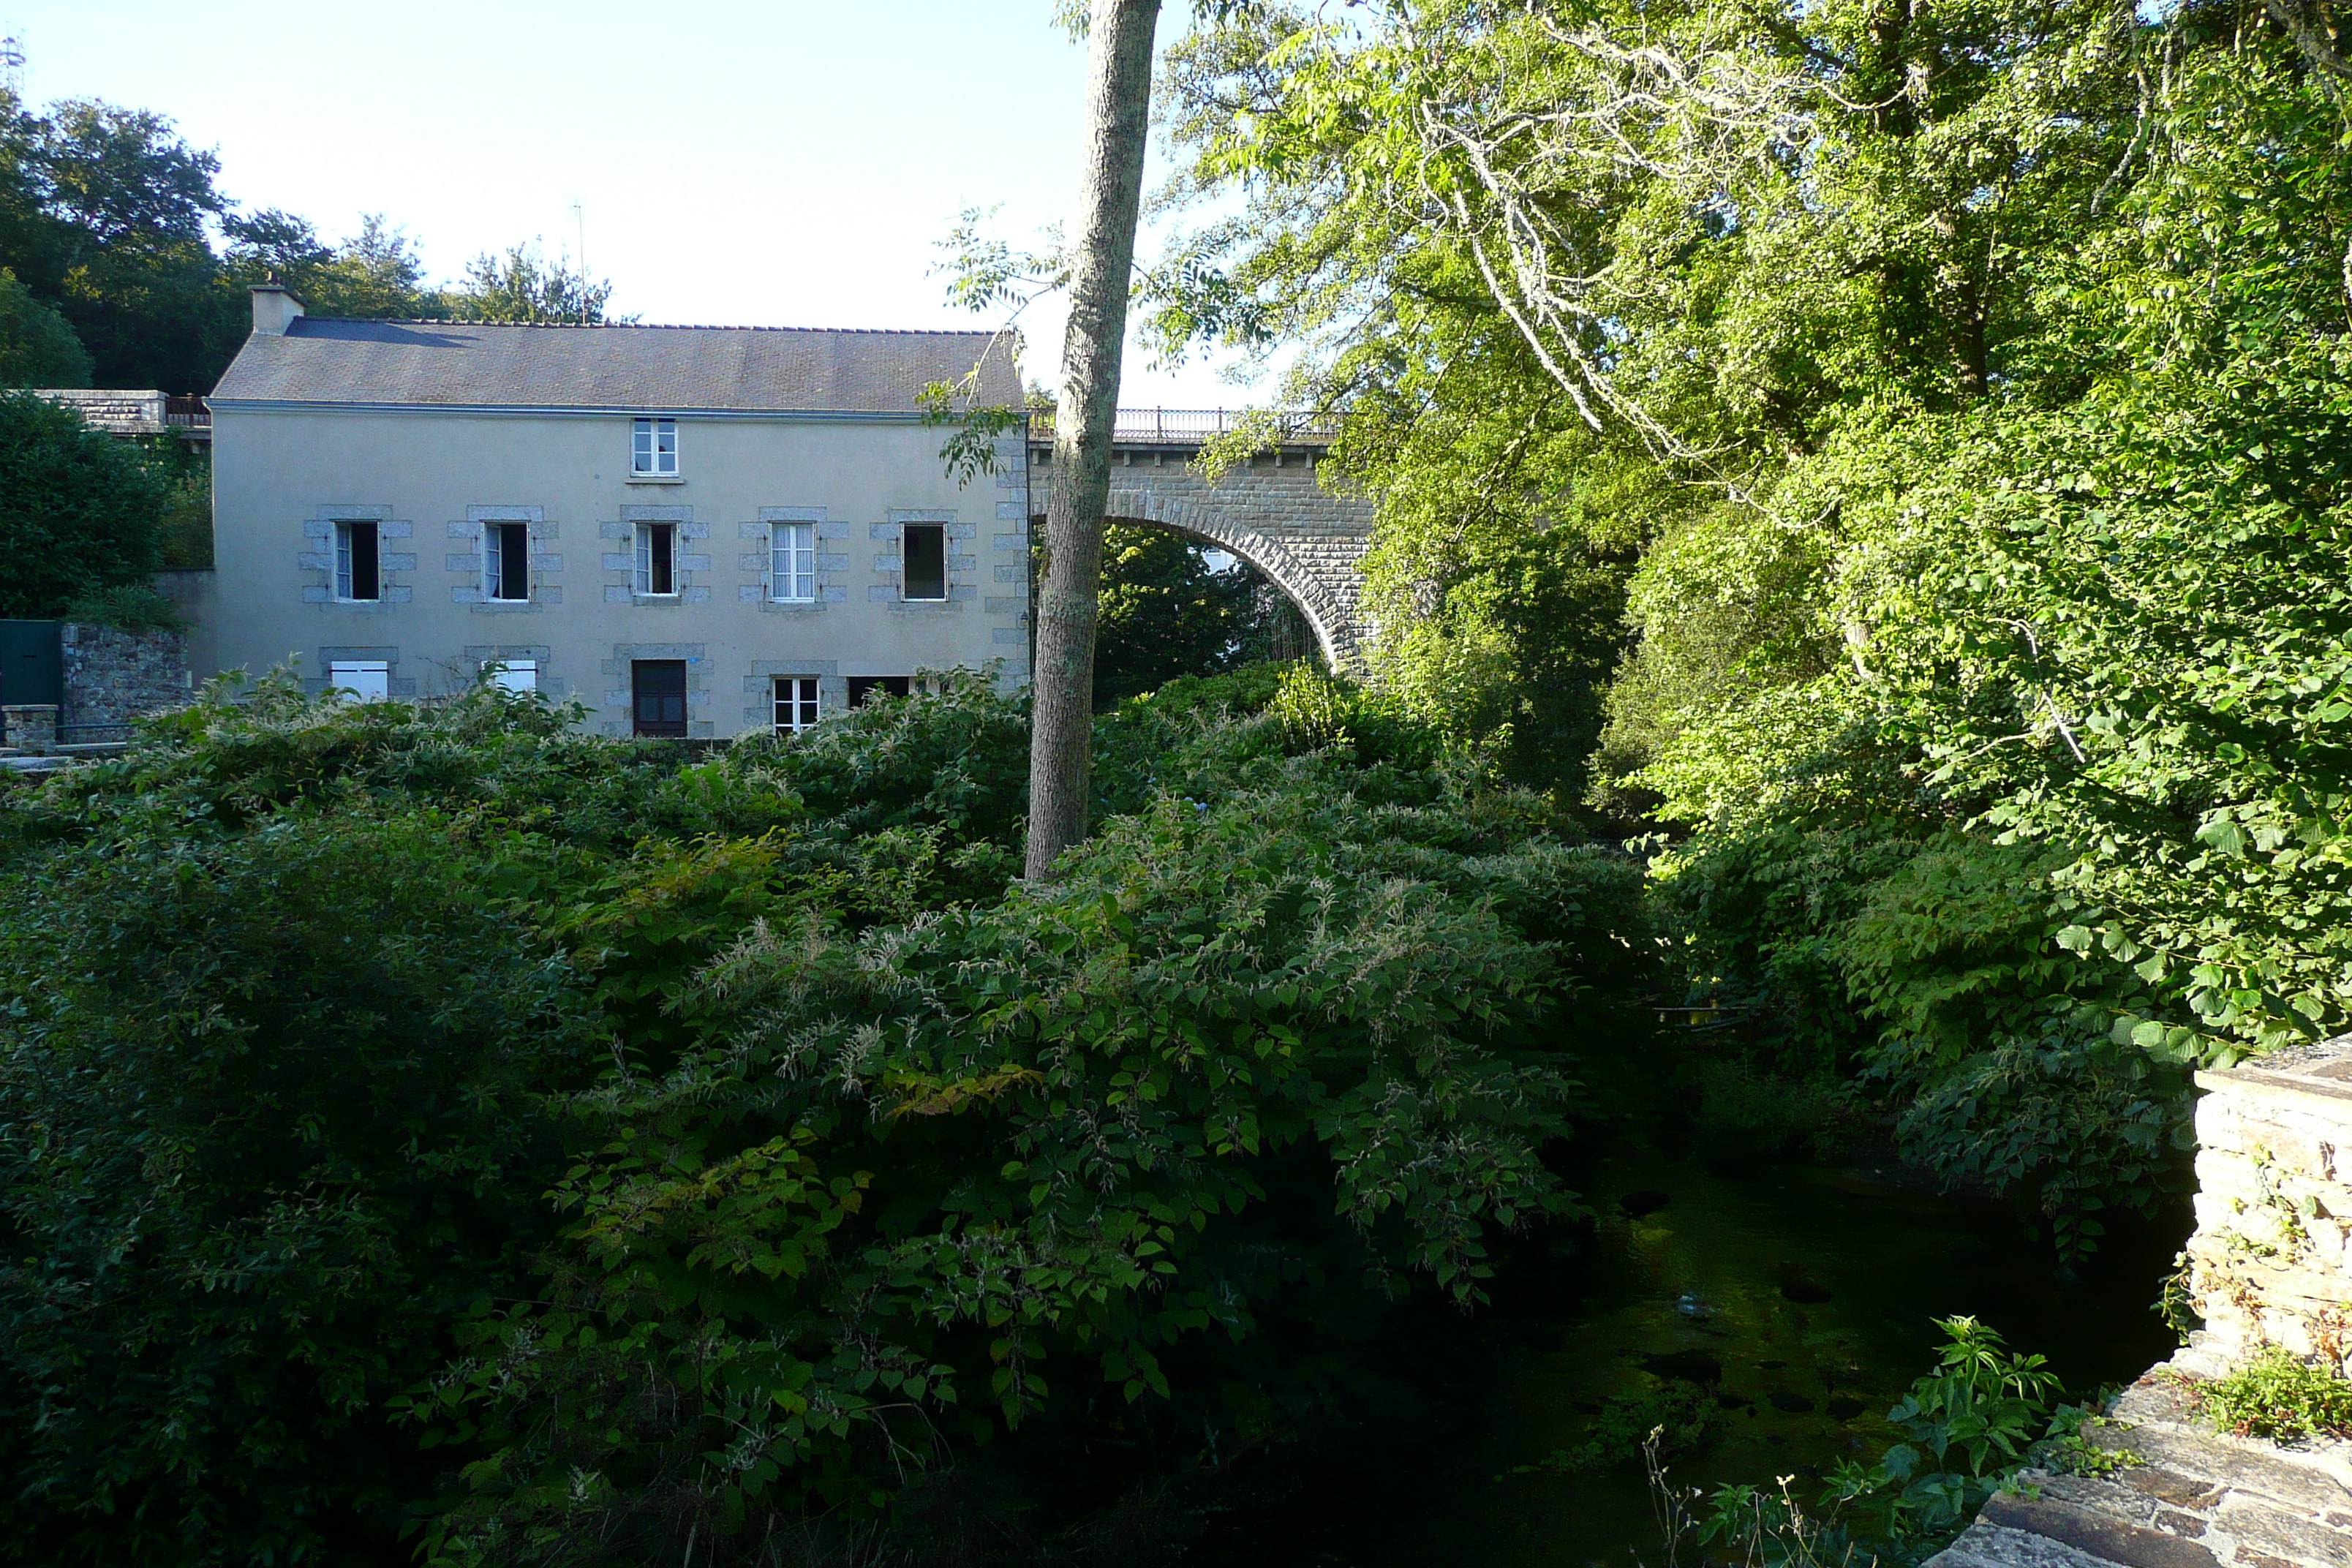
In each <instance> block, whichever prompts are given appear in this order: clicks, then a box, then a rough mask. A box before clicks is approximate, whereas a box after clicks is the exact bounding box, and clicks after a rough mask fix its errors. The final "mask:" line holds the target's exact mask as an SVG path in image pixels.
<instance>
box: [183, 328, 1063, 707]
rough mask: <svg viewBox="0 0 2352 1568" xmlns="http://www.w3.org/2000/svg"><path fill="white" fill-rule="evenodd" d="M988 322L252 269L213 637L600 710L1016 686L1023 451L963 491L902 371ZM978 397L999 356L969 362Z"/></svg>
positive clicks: (228, 450)
mask: <svg viewBox="0 0 2352 1568" xmlns="http://www.w3.org/2000/svg"><path fill="white" fill-rule="evenodd" d="M987 342H988V334H986V333H980V332H869V331H803V330H794V329H771V328H729V327H640V326H596V327H583V326H538V325H533V326H520V325H500V324H487V323H470V322H463V323H461V322H440V321H340V320H328V319H321V318H315V317H310V316H308V315H306V314H304V313H303V311H302V308H301V306H300V304H299V302H298V301H297V300H295V299H294V298H293V296H292V295H290V294H289V293H288V292H287V291H286V290H285V289H281V288H278V287H277V286H275V285H263V286H261V287H259V288H257V289H255V290H254V328H253V334H252V336H251V337H250V338H248V339H247V342H246V345H245V347H244V348H243V350H242V351H240V353H238V355H237V357H236V361H235V363H232V364H231V365H230V366H229V369H228V371H227V373H226V374H225V375H224V376H223V377H222V379H221V383H220V385H219V386H218V388H217V389H215V392H214V393H213V395H212V397H211V400H210V401H211V406H212V420H213V518H214V524H213V526H214V542H215V565H216V568H217V576H216V578H215V605H214V606H213V608H214V612H215V613H214V614H213V615H212V616H211V617H209V618H210V619H211V622H212V626H211V628H210V629H211V630H212V632H213V634H214V659H215V662H216V663H217V665H218V667H219V668H225V669H228V668H244V669H247V670H248V671H251V672H254V673H258V672H260V671H261V670H263V669H265V668H269V667H271V666H274V665H278V664H282V663H285V662H287V661H288V660H289V658H292V659H294V660H296V661H298V666H299V669H300V671H301V673H302V675H303V677H304V678H305V679H307V680H308V681H309V683H310V686H311V687H312V688H313V689H324V688H327V687H330V686H333V687H339V688H341V689H346V690H349V691H351V692H352V693H353V694H355V695H358V696H362V697H380V696H389V697H425V696H431V695H435V694H437V693H442V692H447V691H452V690H456V689H462V688H464V687H466V686H467V685H470V684H471V683H473V682H474V681H475V680H477V679H482V678H484V676H485V675H487V676H488V678H489V679H495V680H497V681H499V683H501V684H505V685H508V686H510V687H516V688H530V689H538V690H541V691H545V692H547V693H549V694H550V695H551V696H553V697H556V698H559V699H561V698H568V697H576V698H577V699H579V700H581V701H583V703H585V704H586V705H587V707H588V710H589V713H590V718H589V725H590V727H591V728H593V729H598V730H601V731H604V732H606V733H612V734H629V733H638V734H648V735H663V736H689V737H719V736H727V735H733V734H738V733H741V732H742V731H746V730H750V729H754V728H763V727H768V726H781V727H784V728H788V729H796V728H800V727H803V726H804V725H805V724H807V723H811V722H814V721H816V720H818V719H820V718H822V717H824V716H825V715H826V714H829V713H833V712H836V711H839V710H842V709H844V708H847V707H851V706H855V705H856V703H858V702H860V701H862V700H864V699H865V698H866V696H867V695H868V694H870V693H872V692H874V691H877V690H891V691H900V692H903V691H905V690H907V689H908V685H909V682H910V681H912V680H914V679H919V675H920V672H922V671H926V670H945V669H950V668H958V667H963V668H973V669H982V670H993V672H994V674H995V678H996V679H997V680H998V681H999V683H1000V684H1001V685H1003V686H1004V687H1006V688H1008V689H1009V688H1012V687H1015V686H1018V685H1020V684H1022V683H1023V682H1024V681H1025V680H1026V679H1027V678H1028V651H1029V636H1028V611H1029V599H1030V582H1029V576H1030V556H1029V538H1028V523H1027V520H1028V494H1027V478H1026V461H1027V458H1026V447H1025V444H1024V442H1023V441H1022V440H1021V439H1020V438H1019V437H1018V436H1017V435H1016V436H1013V437H1007V438H1006V439H1005V440H1004V441H1003V443H1002V444H1001V446H1000V452H999V455H1000V459H1001V460H1000V464H999V468H1000V472H999V473H998V474H997V475H995V476H985V475H984V476H982V477H981V478H979V479H975V480H974V481H973V482H972V483H971V485H970V486H969V487H963V486H959V485H958V483H957V481H956V479H954V478H953V477H952V476H951V475H950V473H949V472H948V471H947V468H946V465H945V464H944V462H943V461H942V459H941V458H940V446H941V444H942V432H941V431H940V430H939V429H938V428H936V427H931V426H925V425H924V424H923V423H922V422H921V417H920V414H919V406H918V401H917V400H918V396H919V394H920V392H921V390H922V389H923V387H924V386H926V385H927V384H932V383H936V382H942V381H956V380H960V379H961V378H962V377H964V376H966V375H968V374H971V371H972V370H973V368H974V366H975V365H976V364H982V356H983V351H984V349H985V348H986V345H987ZM981 394H982V398H983V399H984V400H985V401H987V402H990V403H996V404H1013V403H1017V402H1018V401H1019V398H1020V390H1019V381H1018V376H1017V374H1015V372H1014V371H1013V367H1012V366H1011V365H1010V364H1009V363H1003V360H1002V350H1001V349H1000V351H999V353H998V355H996V356H990V359H989V362H988V363H985V364H982V383H981Z"/></svg>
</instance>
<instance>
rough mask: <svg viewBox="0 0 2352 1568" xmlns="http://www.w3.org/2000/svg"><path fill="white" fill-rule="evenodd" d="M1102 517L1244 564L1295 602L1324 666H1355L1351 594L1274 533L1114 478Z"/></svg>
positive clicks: (1228, 514)
mask: <svg viewBox="0 0 2352 1568" xmlns="http://www.w3.org/2000/svg"><path fill="white" fill-rule="evenodd" d="M1103 518H1104V521H1106V522H1109V523H1133V524H1140V525H1142V526H1144V527H1147V528H1159V529H1164V530H1166V531H1169V532H1171V533H1180V534H1182V535H1184V536H1186V537H1187V538H1190V539H1195V540H1198V541H1200V542H1202V543H1203V544H1208V545H1213V546H1214V547H1215V548H1217V549H1219V550H1223V551H1224V552H1227V553H1228V554H1231V555H1234V556H1235V557H1237V558H1238V559H1240V560H1242V561H1244V562H1245V563H1248V564H1249V565H1250V566H1252V567H1254V568H1255V569H1256V571H1257V573H1258V574H1259V575H1261V576H1263V577H1264V578H1265V580H1266V581H1267V582H1269V583H1271V584H1274V586H1275V588H1276V591H1277V592H1279V593H1280V594H1281V595H1283V597H1285V598H1286V599H1288V600H1289V601H1290V602H1291V603H1292V604H1293V605H1297V608H1298V613H1299V614H1300V615H1301V616H1305V617H1306V620H1307V629H1308V630H1309V631H1311V632H1313V633H1314V634H1315V644H1316V647H1318V648H1319V649H1320V650H1321V651H1322V654H1323V662H1324V663H1325V664H1326V665H1328V666H1329V667H1330V668H1333V669H1335V670H1352V669H1354V668H1356V666H1357V663H1358V659H1359V654H1360V650H1359V648H1358V647H1357V635H1356V620H1355V605H1354V603H1353V599H1354V595H1352V594H1350V595H1346V596H1345V597H1343V596H1342V595H1341V594H1340V593H1339V591H1338V589H1337V587H1335V585H1334V584H1331V583H1330V582H1328V580H1326V579H1325V578H1324V577H1322V576H1318V574H1316V573H1315V571H1314V570H1313V569H1312V568H1311V567H1309V565H1308V564H1307V563H1306V562H1305V561H1303V560H1301V559H1300V558H1299V554H1298V552H1297V551H1296V550H1294V549H1293V548H1292V547H1291V543H1290V542H1289V541H1287V540H1285V539H1284V538H1282V537H1281V536H1280V535H1279V534H1274V533H1268V532H1265V531H1262V530H1260V529H1257V528H1254V527H1252V526H1250V523H1249V521H1248V520H1247V518H1246V517H1243V516H1236V515H1234V514H1233V513H1232V512H1230V511H1226V510H1221V509H1219V508H1217V507H1215V506H1212V505H1203V504H1201V503H1200V502H1198V501H1195V500H1189V499H1183V498H1175V497H1170V496H1167V495H1165V494H1162V493H1160V492H1158V491H1155V490H1152V489H1142V488H1138V489H1122V488H1121V487H1120V485H1119V484H1118V479H1117V478H1116V476H1114V478H1113V480H1112V483H1111V491H1110V500H1109V503H1108V506H1106V507H1105V509H1104V512H1103Z"/></svg>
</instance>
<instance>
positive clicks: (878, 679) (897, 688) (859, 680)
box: [849, 675, 914, 708]
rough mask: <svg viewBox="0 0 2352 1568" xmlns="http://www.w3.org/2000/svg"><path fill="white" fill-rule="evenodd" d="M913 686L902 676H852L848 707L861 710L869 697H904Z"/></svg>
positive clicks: (911, 682)
mask: <svg viewBox="0 0 2352 1568" xmlns="http://www.w3.org/2000/svg"><path fill="white" fill-rule="evenodd" d="M913 685H914V683H913V681H912V680H910V679H908V677H906V676H903V675H853V676H851V677H850V678H849V705H850V706H851V707H852V708H863V707H865V706H866V699H867V698H869V697H904V696H906V695H907V693H908V691H909V690H910V689H913Z"/></svg>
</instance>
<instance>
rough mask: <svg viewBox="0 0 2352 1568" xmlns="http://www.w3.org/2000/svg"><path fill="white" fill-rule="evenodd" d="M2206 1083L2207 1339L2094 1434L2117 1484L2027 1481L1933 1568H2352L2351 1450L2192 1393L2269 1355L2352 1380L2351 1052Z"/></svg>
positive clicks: (2138, 1388) (2199, 1260) (2127, 1394)
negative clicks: (2243, 1432)
mask: <svg viewBox="0 0 2352 1568" xmlns="http://www.w3.org/2000/svg"><path fill="white" fill-rule="evenodd" d="M2197 1083H2198V1087H2199V1088H2200V1089H2203V1090H2204V1091H2205V1096H2204V1098H2203V1099H2202V1100H2200V1101H2199V1102H2198V1106H2197V1140H2198V1152H2197V1188H2198V1190H2197V1233H2196V1235H2195V1236H2194V1237H2191V1238H2190V1239H2189V1257H2188V1263H2189V1278H2188V1285H2189V1294H2190V1295H2191V1297H2192V1298H2193V1299H2194V1301H2195V1304H2196V1306H2197V1310H2198V1312H2199V1314H2200V1316H2201V1317H2202V1318H2203V1319H2204V1321H2205V1326H2204V1328H2202V1329H2201V1330H2200V1331H2197V1332H2196V1333H2194V1334H2192V1335H2190V1336H2189V1343H2188V1345H2187V1346H2185V1347H2184V1348H2183V1349H2182V1350H2181V1351H2180V1352H2179V1353H2178V1354H2176V1355H2175V1356H2174V1357H2173V1358H2172V1359H2171V1360H2170V1361H2169V1362H2160V1363H2158V1364H2157V1365H2156V1366H2154V1367H2151V1368H2150V1369H2149V1370H2148V1372H2147V1375H2145V1376H2143V1377H2142V1378H2141V1379H2140V1380H2139V1381H2138V1382H2137V1383H2136V1384H2133V1385H2132V1386H2131V1387H2129V1388H2127V1389H2126V1390H2125V1391H2124V1392H2123V1393H2122V1394H2121V1395H2119V1396H2118V1397H2117V1398H2116V1400H2115V1402H2114V1403H2113V1404H2112V1405H2109V1406H2108V1407H2107V1410H2106V1416H2107V1420H2106V1422H2105V1425H2101V1426H2091V1427H2086V1428H2085V1429H2084V1436H2085V1437H2086V1438H2087V1439H2088V1440H2089V1441H2090V1442H2091V1443H2093V1444H2095V1445H2096V1446H2097V1447H2103V1448H2105V1449H2108V1450H2110V1452H2111V1453H2112V1455H2113V1458H2112V1460H2111V1461H2110V1466H2111V1468H2106V1469H2105V1470H2102V1471H2101V1472H2099V1473H2089V1474H2072V1475H2053V1474H2049V1473H2046V1472H2043V1471H2040V1470H2026V1471H2023V1472H2021V1474H2019V1475H2018V1477H2017V1478H2016V1479H2015V1481H2014V1483H2013V1484H2012V1485H2011V1487H2010V1488H2008V1489H2004V1490H2003V1491H2001V1492H2000V1493H1999V1494H1998V1495H1996V1496H1995V1497H1993V1499H1992V1500H1990V1501H1989V1502H1987V1503H1986V1504H1985V1506H1984V1510H1983V1511H1982V1512H1981V1513H1979V1515H1978V1516H1977V1520H1976V1522H1975V1523H1973V1524H1971V1525H1970V1526H1969V1529H1968V1530H1967V1531H1966V1532H1965V1533H1964V1534H1962V1535H1961V1536H1960V1538H1959V1539H1958V1540H1957V1541H1955V1542H1952V1544H1951V1545H1950V1546H1949V1547H1948V1548H1947V1549H1946V1550H1945V1551H1944V1552H1940V1553H1938V1554H1937V1556H1935V1557H1932V1558H1930V1559H1929V1560H1928V1561H1927V1563H1926V1564H1925V1568H2105V1565H2107V1564H2114V1565H2116V1568H2352V1442H2346V1441H2343V1440H2340V1439H2332V1438H2327V1437H2317V1438H2313V1439H2310V1440H2307V1441H2305V1442H2301V1443H2296V1444H2293V1445H2280V1444H2275V1443H2271V1442H2267V1441H2264V1440H2263V1439H2262V1438H2258V1437H2241V1436H2236V1435H2235V1434H2233V1433H2229V1432H2224V1431H2221V1430H2219V1429H2218V1427H2217V1426H2215V1424H2214V1423H2213V1422H2212V1421H2211V1420H2210V1419H2208V1418H2207V1417H2206V1416H2205V1415H2202V1414H2201V1413H2200V1411H2199V1409H2198V1408H2197V1401H2196V1392H2195V1390H2196V1382H2197V1380H2198V1379H2200V1378H2210V1377H2217V1376H2220V1375H2221V1374H2223V1373H2228V1372H2230V1371H2231V1370H2232V1369H2233V1368H2235V1367H2237V1366H2239V1365H2241V1364H2242V1363H2244V1362H2245V1361H2246V1359H2247V1358H2248V1357H2249V1356H2251V1355H2252V1354H2253V1353H2254V1352H2256V1351H2257V1350H2259V1349H2261V1348H2262V1347H2263V1345H2265V1344H2274V1345H2280V1346H2284V1348H2285V1349H2287V1350H2289V1351H2291V1352H2294V1353H2295V1354H2296V1355H2298V1356H2305V1357H2309V1358H2312V1359H2315V1360H2318V1361H2323V1362H2326V1363H2331V1364H2333V1365H2335V1366H2336V1368H2338V1369H2339V1370H2345V1369H2346V1352H2347V1349H2352V1346H2347V1337H2352V1336H2347V1327H2348V1326H2352V1324H2347V1312H2352V1272H2347V1267H2346V1264H2347V1255H2346V1240H2347V1236H2352V1184H2347V1177H2352V1158H2347V1156H2352V1035H2347V1036H2343V1037H2338V1038H2336V1039H2333V1040H2326V1041H2323V1042H2320V1043H2319V1044H2316V1045H2312V1046H2305V1047H2297V1048H2295V1049H2293V1050H2287V1051H2281V1052H2277V1053H2275V1054H2273V1055H2271V1056H2268V1057H2264V1058H2261V1059H2259V1060H2257V1061H2253V1062H2248V1063H2244V1064H2242V1065H2240V1066H2238V1067H2234V1068H2229V1069H2227V1070H2226V1071H2221V1072H2202V1073H2199V1074H2198V1075H2197Z"/></svg>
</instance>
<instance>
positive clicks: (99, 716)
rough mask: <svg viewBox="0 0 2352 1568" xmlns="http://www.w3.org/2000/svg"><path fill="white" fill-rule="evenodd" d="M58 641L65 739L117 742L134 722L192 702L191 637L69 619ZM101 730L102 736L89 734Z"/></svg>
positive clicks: (60, 718) (62, 719)
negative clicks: (62, 672)
mask: <svg viewBox="0 0 2352 1568" xmlns="http://www.w3.org/2000/svg"><path fill="white" fill-rule="evenodd" d="M60 640H61V641H62V642H63V644H64V653H65V698H66V701H65V711H64V712H63V713H62V714H61V715H60V716H59V721H60V722H61V724H62V725H63V727H64V729H65V733H64V735H63V736H61V737H60V738H61V739H63V740H67V741H91V740H96V741H118V740H121V739H122V738H123V730H122V727H123V726H125V725H128V724H129V723H130V721H131V720H132V719H134V718H137V717H138V716H139V715H141V714H142V713H154V712H158V711H160V710H163V709H166V708H176V707H179V706H181V705H182V704H184V703H185V702H186V701H187V700H188V698H189V694H190V691H191V689H192V687H193V686H194V681H193V680H192V679H191V677H190V675H189V671H188V649H187V639H186V638H185V637H184V636H183V635H182V634H180V633H178V632H169V631H142V632H127V631H122V630H120V629H118V628H116V627H113V626H85V625H82V624H80V623H79V622H72V621H68V623H66V626H65V627H64V629H63V631H62V633H61V635H60ZM100 726H103V727H104V731H102V732H100V733H98V734H91V733H89V731H91V730H92V729H95V728H98V727H100Z"/></svg>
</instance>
